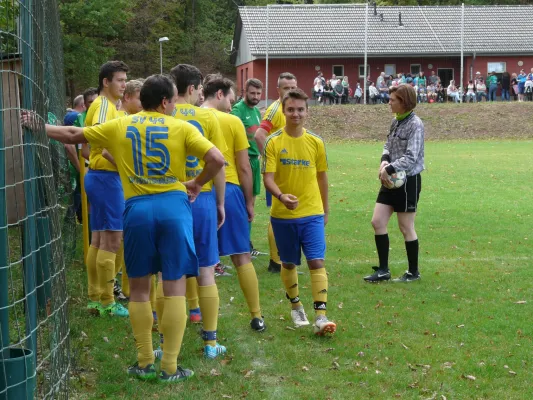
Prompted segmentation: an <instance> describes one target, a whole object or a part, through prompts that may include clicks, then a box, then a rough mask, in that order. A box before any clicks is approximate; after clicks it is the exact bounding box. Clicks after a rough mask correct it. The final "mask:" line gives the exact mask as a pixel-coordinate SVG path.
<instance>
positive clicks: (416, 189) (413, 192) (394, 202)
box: [376, 174, 422, 212]
mask: <svg viewBox="0 0 533 400" xmlns="http://www.w3.org/2000/svg"><path fill="white" fill-rule="evenodd" d="M421 190H422V177H421V176H420V174H416V175H413V176H408V177H407V181H406V182H405V184H404V185H403V186H402V187H399V188H398V189H388V188H386V187H385V186H383V185H382V186H381V189H380V190H379V193H378V198H377V200H376V203H380V204H386V205H388V206H391V207H393V208H394V211H395V212H416V208H417V205H418V200H419V199H420V191H421Z"/></svg>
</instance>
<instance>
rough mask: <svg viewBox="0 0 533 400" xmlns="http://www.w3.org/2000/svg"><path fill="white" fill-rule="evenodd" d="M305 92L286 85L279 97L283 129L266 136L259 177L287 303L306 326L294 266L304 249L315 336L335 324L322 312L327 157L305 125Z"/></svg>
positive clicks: (320, 142)
mask: <svg viewBox="0 0 533 400" xmlns="http://www.w3.org/2000/svg"><path fill="white" fill-rule="evenodd" d="M307 99H308V97H307V95H306V94H305V93H304V92H303V91H302V90H301V89H292V90H289V91H288V92H287V93H286V94H285V96H284V97H283V99H282V108H283V113H284V115H285V117H286V125H285V127H284V128H282V129H280V130H279V131H277V132H275V133H273V134H272V135H271V136H270V137H269V138H268V139H267V141H266V144H265V156H264V158H263V174H264V176H263V179H264V181H265V187H266V189H267V190H268V191H269V192H270V193H272V196H273V203H272V208H271V212H270V213H271V222H272V228H273V229H274V235H275V237H276V243H277V244H278V249H279V255H280V257H281V262H282V268H281V280H282V281H283V284H284V286H285V290H286V291H287V298H288V299H289V300H290V302H291V305H292V311H291V317H292V320H293V321H294V323H295V325H296V326H305V325H309V321H308V320H307V315H306V314H305V311H304V308H303V306H302V303H301V302H300V298H299V291H298V275H297V273H296V265H300V258H301V250H303V252H304V255H305V258H306V259H307V265H308V266H309V271H310V273H311V292H312V294H313V302H314V308H315V323H314V331H315V334H317V335H324V334H325V333H334V332H335V330H336V325H335V323H333V322H331V321H328V319H327V317H326V303H327V296H328V276H327V274H326V269H325V268H324V258H325V255H326V254H325V253H326V238H325V233H324V227H325V225H326V224H327V222H328V212H329V205H328V178H327V172H326V171H327V168H328V164H327V157H326V148H325V145H324V141H323V140H322V138H321V137H320V136H317V135H315V134H314V133H312V132H310V131H308V130H306V129H305V128H304V127H303V125H304V122H305V120H306V118H307Z"/></svg>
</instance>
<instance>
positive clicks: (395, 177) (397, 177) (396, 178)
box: [387, 171, 407, 189]
mask: <svg viewBox="0 0 533 400" xmlns="http://www.w3.org/2000/svg"><path fill="white" fill-rule="evenodd" d="M389 179H390V180H391V181H392V184H391V185H387V188H389V189H398V188H399V187H402V186H403V184H404V183H405V181H406V180H407V175H406V174H405V171H396V172H395V173H394V174H392V175H389Z"/></svg>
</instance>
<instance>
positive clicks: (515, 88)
mask: <svg viewBox="0 0 533 400" xmlns="http://www.w3.org/2000/svg"><path fill="white" fill-rule="evenodd" d="M511 88H512V89H513V98H514V101H516V100H517V99H518V79H517V76H516V73H514V72H513V74H512V75H511Z"/></svg>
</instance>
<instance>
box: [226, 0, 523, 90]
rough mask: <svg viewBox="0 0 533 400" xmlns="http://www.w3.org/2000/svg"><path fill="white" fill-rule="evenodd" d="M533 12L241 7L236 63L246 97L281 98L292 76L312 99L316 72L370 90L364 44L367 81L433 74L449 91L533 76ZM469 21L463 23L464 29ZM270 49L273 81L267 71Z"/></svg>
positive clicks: (469, 8)
mask: <svg viewBox="0 0 533 400" xmlns="http://www.w3.org/2000/svg"><path fill="white" fill-rule="evenodd" d="M531 15H533V6H465V7H464V9H463V8H462V7H461V6H431V7H418V6H409V7H381V6H374V5H369V6H368V8H367V6H366V4H353V5H332V4H329V5H285V6H274V5H273V6H269V7H241V8H239V17H238V20H237V23H236V26H235V32H234V39H233V53H232V56H231V61H232V63H233V64H235V66H236V68H237V86H238V92H239V94H242V88H243V85H244V82H246V80H247V79H248V78H252V77H253V78H258V79H260V80H261V81H263V83H265V82H266V81H267V80H268V98H269V99H270V100H272V99H275V98H277V93H276V86H277V77H278V75H279V74H280V73H282V72H292V73H294V74H295V75H296V77H297V78H298V86H299V87H301V88H303V89H304V90H306V91H308V93H310V91H311V89H312V86H313V80H314V78H315V77H316V75H317V72H318V71H322V72H323V74H324V76H325V78H329V77H331V75H332V74H335V75H337V76H348V78H349V82H350V84H351V85H352V86H353V85H354V83H356V82H360V83H361V87H363V83H364V55H365V37H366V49H367V60H368V62H367V65H368V74H369V75H370V78H371V80H374V81H375V80H376V79H377V77H378V76H379V75H380V73H381V72H382V71H383V72H385V73H386V74H387V75H390V74H397V73H400V72H403V73H413V74H416V73H418V72H419V71H424V72H425V74H426V76H429V75H431V71H435V73H436V74H438V75H439V76H440V78H441V80H442V82H443V84H445V85H447V84H448V83H449V81H450V80H451V79H454V80H455V81H456V82H457V83H458V85H459V84H460V82H461V50H462V53H463V76H462V78H463V79H462V81H463V84H464V85H466V84H467V83H468V80H470V79H473V77H475V74H476V72H478V71H479V72H481V75H482V76H487V74H488V73H489V72H492V71H495V72H497V73H499V74H501V73H503V72H506V71H507V72H509V73H511V74H512V73H517V74H518V73H519V72H520V70H521V69H522V68H523V69H525V71H526V72H530V70H531V68H533V42H532V41H531V40H530V36H531ZM463 21H464V23H463ZM267 49H268V79H267V71H266V61H267Z"/></svg>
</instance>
